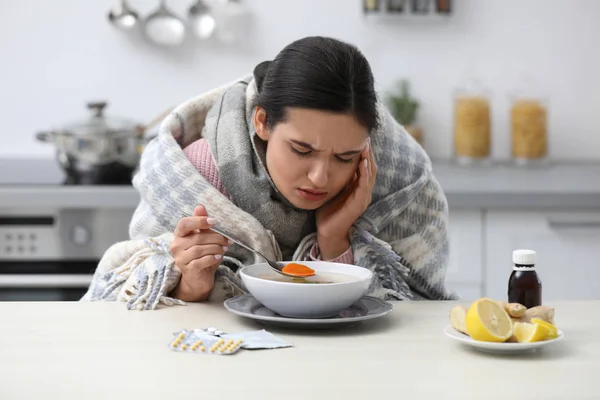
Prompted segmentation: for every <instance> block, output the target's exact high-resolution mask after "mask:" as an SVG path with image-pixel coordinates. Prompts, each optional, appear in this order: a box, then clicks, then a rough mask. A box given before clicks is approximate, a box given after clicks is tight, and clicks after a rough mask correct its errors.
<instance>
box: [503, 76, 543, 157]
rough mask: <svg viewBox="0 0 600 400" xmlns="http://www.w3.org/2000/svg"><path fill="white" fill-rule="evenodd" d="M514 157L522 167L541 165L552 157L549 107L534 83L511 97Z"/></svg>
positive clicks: (522, 85)
mask: <svg viewBox="0 0 600 400" xmlns="http://www.w3.org/2000/svg"><path fill="white" fill-rule="evenodd" d="M510 102H511V108H510V127H511V156H512V159H513V161H514V162H515V163H516V164H518V165H524V164H531V163H541V162H545V161H546V160H547V156H548V105H547V100H546V99H545V97H544V96H543V95H542V94H541V93H540V92H539V90H538V89H537V88H536V87H535V85H534V84H533V82H532V80H531V79H525V80H522V81H521V83H520V84H519V87H518V89H517V90H515V91H513V93H512V94H511V95H510Z"/></svg>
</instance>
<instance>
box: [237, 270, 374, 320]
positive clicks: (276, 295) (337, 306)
mask: <svg viewBox="0 0 600 400" xmlns="http://www.w3.org/2000/svg"><path fill="white" fill-rule="evenodd" d="M299 263H300V264H303V265H306V266H307V267H309V268H312V269H313V270H315V275H314V276H310V277H306V278H292V277H288V276H284V275H281V274H278V273H277V272H275V271H273V270H272V269H271V268H270V267H269V265H268V264H266V263H261V264H254V265H249V266H246V267H244V268H242V270H241V271H240V275H241V277H242V281H243V282H244V285H246V288H247V289H248V292H250V294H251V295H252V296H253V297H254V298H255V299H256V300H258V301H259V302H260V303H261V304H262V305H264V306H265V307H267V308H269V309H271V310H272V311H274V312H276V313H277V314H279V315H281V316H284V317H290V318H328V317H333V316H335V315H336V314H338V313H339V312H340V311H342V310H344V309H346V308H348V307H349V306H351V305H352V304H353V303H354V302H356V301H357V300H358V299H360V298H361V297H362V296H363V295H364V294H365V293H366V291H367V290H368V288H369V285H370V283H371V279H372V277H373V274H372V272H371V271H369V270H368V269H366V268H363V267H358V266H356V265H350V264H340V263H332V262H327V261H302V262H299Z"/></svg>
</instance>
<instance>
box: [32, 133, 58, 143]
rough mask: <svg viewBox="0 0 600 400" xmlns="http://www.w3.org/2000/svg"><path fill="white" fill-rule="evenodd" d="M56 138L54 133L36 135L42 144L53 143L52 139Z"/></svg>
mask: <svg viewBox="0 0 600 400" xmlns="http://www.w3.org/2000/svg"><path fill="white" fill-rule="evenodd" d="M52 136H54V132H43V131H42V132H38V133H36V134H35V138H36V139H37V140H39V141H40V142H51V141H52V139H51V137H52Z"/></svg>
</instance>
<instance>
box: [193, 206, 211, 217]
mask: <svg viewBox="0 0 600 400" xmlns="http://www.w3.org/2000/svg"><path fill="white" fill-rule="evenodd" d="M194 217H208V212H207V211H206V208H205V207H204V206H203V205H202V204H200V205H199V206H198V207H196V208H195V209H194Z"/></svg>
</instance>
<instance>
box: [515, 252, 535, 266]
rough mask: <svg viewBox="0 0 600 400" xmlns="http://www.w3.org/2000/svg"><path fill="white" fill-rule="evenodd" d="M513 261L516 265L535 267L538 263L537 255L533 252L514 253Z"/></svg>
mask: <svg viewBox="0 0 600 400" xmlns="http://www.w3.org/2000/svg"><path fill="white" fill-rule="evenodd" d="M512 260H513V263H515V264H521V265H535V264H536V263H537V254H536V252H535V251H533V250H526V249H519V250H515V251H513V254H512Z"/></svg>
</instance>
